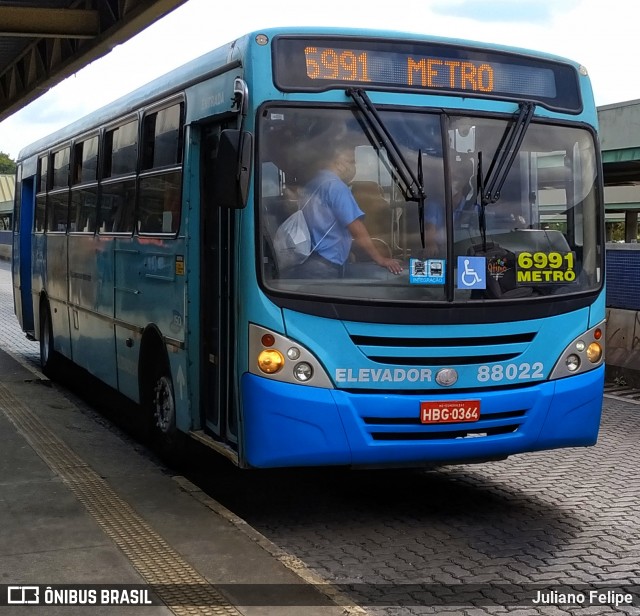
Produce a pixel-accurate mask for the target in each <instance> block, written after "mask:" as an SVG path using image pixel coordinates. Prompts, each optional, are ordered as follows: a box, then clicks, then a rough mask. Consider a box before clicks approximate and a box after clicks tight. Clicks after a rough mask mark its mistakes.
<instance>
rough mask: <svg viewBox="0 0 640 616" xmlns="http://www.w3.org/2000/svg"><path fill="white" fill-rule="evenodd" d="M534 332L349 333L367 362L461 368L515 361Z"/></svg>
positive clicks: (525, 347) (534, 334)
mask: <svg viewBox="0 0 640 616" xmlns="http://www.w3.org/2000/svg"><path fill="white" fill-rule="evenodd" d="M535 336H536V333H535V332H525V333H519V334H507V335H502V336H500V335H496V336H469V337H456V338H437V337H429V338H426V337H421V338H408V337H401V338H397V337H387V336H363V335H358V334H351V335H350V338H351V341H352V342H353V343H354V344H355V345H356V346H357V347H358V349H359V350H360V352H362V353H363V354H364V355H365V356H366V357H367V358H368V359H369V360H371V361H373V362H376V363H380V364H391V365H404V366H454V365H458V366H463V365H471V364H485V363H493V362H502V361H508V360H510V359H514V358H515V357H518V356H519V355H521V354H522V353H523V352H524V351H525V350H526V349H527V347H528V345H529V344H530V343H531V342H532V341H533V339H534V338H535Z"/></svg>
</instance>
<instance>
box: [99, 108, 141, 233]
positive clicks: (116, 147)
mask: <svg viewBox="0 0 640 616" xmlns="http://www.w3.org/2000/svg"><path fill="white" fill-rule="evenodd" d="M137 152H138V121H137V120H132V121H130V122H127V123H126V124H122V125H121V126H118V127H117V128H114V129H112V130H110V131H107V132H106V133H105V141H104V161H103V171H102V177H103V182H102V198H101V199H100V214H99V216H100V222H99V230H100V232H101V233H133V229H134V226H135V225H134V222H135V211H134V210H135V202H136V181H135V173H136V170H137V164H138V154H137ZM124 176H127V177H124Z"/></svg>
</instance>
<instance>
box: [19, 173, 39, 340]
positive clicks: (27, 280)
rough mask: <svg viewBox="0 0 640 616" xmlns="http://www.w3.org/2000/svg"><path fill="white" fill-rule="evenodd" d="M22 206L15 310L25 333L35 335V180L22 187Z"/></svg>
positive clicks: (33, 178)
mask: <svg viewBox="0 0 640 616" xmlns="http://www.w3.org/2000/svg"><path fill="white" fill-rule="evenodd" d="M19 190H20V193H19V194H20V204H19V206H18V207H17V208H16V212H15V220H14V224H15V227H14V235H13V279H14V283H13V284H14V289H15V290H16V291H18V290H19V293H18V292H16V293H15V294H14V297H15V298H16V299H15V302H16V305H15V310H16V314H17V315H18V319H19V320H20V325H21V327H22V329H23V330H24V331H25V332H31V333H34V325H33V298H32V295H31V232H32V230H33V212H34V208H35V196H36V191H35V177H34V176H32V177H28V178H24V179H23V180H22V181H21V182H20V184H19Z"/></svg>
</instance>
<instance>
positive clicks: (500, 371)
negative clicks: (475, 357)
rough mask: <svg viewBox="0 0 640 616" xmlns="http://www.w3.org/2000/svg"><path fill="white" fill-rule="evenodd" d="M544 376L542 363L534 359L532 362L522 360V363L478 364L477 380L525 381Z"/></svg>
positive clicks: (496, 381)
mask: <svg viewBox="0 0 640 616" xmlns="http://www.w3.org/2000/svg"><path fill="white" fill-rule="evenodd" d="M543 376H544V364H543V363H542V362H540V361H536V362H534V363H533V364H530V363H528V362H524V363H522V364H507V365H506V366H505V365H503V364H495V365H493V366H478V376H477V379H478V382H479V383H486V382H488V381H492V382H494V383H499V382H501V381H527V380H530V379H541V378H542V377H543Z"/></svg>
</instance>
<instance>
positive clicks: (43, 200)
mask: <svg viewBox="0 0 640 616" xmlns="http://www.w3.org/2000/svg"><path fill="white" fill-rule="evenodd" d="M48 170H49V158H48V157H47V155H44V156H41V157H40V158H39V159H38V186H37V191H36V212H35V217H34V230H35V232H36V233H43V232H44V224H45V212H46V204H47V189H48V188H49V174H48Z"/></svg>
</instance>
